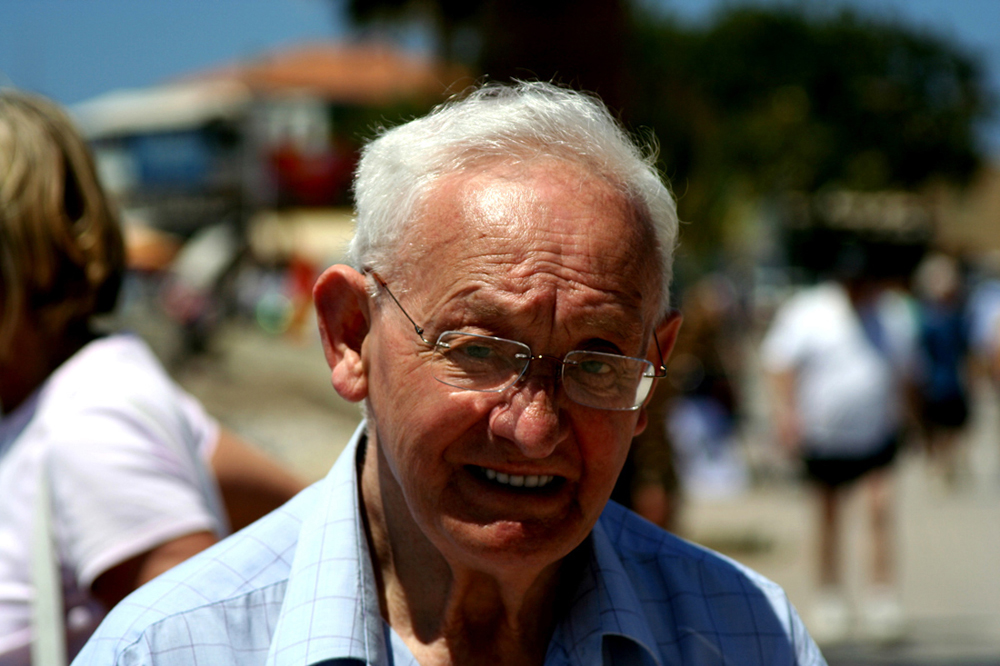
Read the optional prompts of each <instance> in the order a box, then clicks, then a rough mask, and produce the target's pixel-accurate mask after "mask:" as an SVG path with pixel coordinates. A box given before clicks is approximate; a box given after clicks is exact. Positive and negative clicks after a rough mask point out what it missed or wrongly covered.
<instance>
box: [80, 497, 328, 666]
mask: <svg viewBox="0 0 1000 666" xmlns="http://www.w3.org/2000/svg"><path fill="white" fill-rule="evenodd" d="M318 495H319V489H318V488H317V486H316V485H314V486H312V487H310V488H307V489H306V490H304V491H302V492H301V493H299V495H297V496H296V497H295V498H293V499H292V500H291V501H290V502H289V503H288V504H286V505H285V506H283V507H281V508H279V509H277V510H276V511H274V512H272V513H270V514H268V515H267V516H265V517H264V518H262V519H260V520H259V521H257V522H256V523H254V524H252V525H250V526H249V527H247V528H246V529H244V530H241V531H240V532H237V533H236V534H234V535H232V536H230V537H228V538H227V539H224V540H223V541H220V542H219V543H217V544H216V545H214V546H212V547H211V548H209V549H208V550H205V551H203V552H201V553H199V554H198V555H196V556H194V557H192V558H191V559H189V560H187V561H186V562H183V563H182V564H180V565H178V566H176V567H175V568H173V569H171V570H170V571H168V572H166V573H165V574H163V575H161V576H159V577H158V578H156V579H154V580H153V581H151V582H150V583H148V584H146V585H144V586H143V587H141V588H139V589H138V590H136V591H135V592H133V593H132V594H130V595H129V596H128V597H126V598H125V599H124V600H123V601H122V602H121V603H120V604H118V605H117V606H116V607H115V608H114V610H113V611H112V612H111V613H110V614H109V615H108V617H107V618H105V620H104V622H103V623H102V624H101V626H100V627H99V628H98V630H97V632H96V633H95V634H94V636H93V637H92V638H91V639H90V642H89V643H88V644H87V646H86V647H85V648H84V650H83V652H81V653H80V655H79V656H78V658H77V660H76V661H74V664H77V665H83V664H102V665H105V664H110V663H119V660H121V659H122V657H123V655H126V654H128V655H130V657H129V658H127V659H126V661H128V663H133V661H134V662H135V663H182V662H183V659H182V660H181V661H178V662H174V661H171V658H170V657H164V658H162V659H161V658H159V657H158V655H169V654H170V653H175V654H179V653H182V652H188V653H190V650H191V649H194V650H195V651H196V652H197V653H198V654H199V655H204V654H207V653H206V650H207V651H209V652H211V651H212V650H214V649H215V648H213V647H212V646H213V644H218V649H219V650H221V651H223V652H225V653H226V654H235V653H237V652H242V653H244V654H247V653H253V652H259V653H260V654H261V659H260V662H261V663H263V657H264V656H266V654H267V650H268V647H269V643H270V636H271V634H272V633H273V631H274V626H275V623H276V622H277V619H278V616H279V613H280V610H281V604H282V602H283V600H284V592H285V587H286V585H287V582H288V576H289V572H290V570H291V566H292V559H293V557H294V555H295V550H296V546H297V545H298V534H299V530H300V527H301V524H302V521H303V520H304V518H305V516H306V515H307V514H308V512H309V510H310V509H311V508H312V507H313V506H314V504H315V502H316V498H317V496H318ZM237 619H238V621H237ZM234 631H235V632H237V633H236V634H234V633H233V632H234ZM136 651H138V652H139V654H138V655H137V654H135V652H136ZM218 658H219V661H217V662H216V661H213V662H212V663H226V659H223V658H222V654H220V655H218ZM251 661H252V660H251Z"/></svg>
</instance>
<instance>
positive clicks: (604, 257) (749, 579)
mask: <svg viewBox="0 0 1000 666" xmlns="http://www.w3.org/2000/svg"><path fill="white" fill-rule="evenodd" d="M356 194H357V216H358V217H357V232H356V236H355V238H354V241H353V244H352V247H351V259H352V262H353V267H349V266H343V265H338V266H334V267H332V268H330V269H328V270H327V271H326V273H324V275H323V276H322V277H321V278H320V280H319V282H318V283H317V285H316V290H315V293H316V301H317V309H318V313H319V321H320V327H321V330H322V338H323V341H324V348H325V351H326V357H327V360H328V362H329V364H330V368H331V370H332V379H333V385H334V387H335V388H336V390H337V392H338V393H339V394H340V395H341V396H343V397H344V398H346V399H348V400H352V401H356V402H363V403H364V406H365V412H366V415H367V419H366V422H365V423H364V424H362V426H361V427H360V428H359V430H358V432H357V433H356V434H355V436H354V438H353V439H352V441H351V443H350V444H349V445H348V447H347V448H346V450H345V451H344V453H343V455H342V456H341V457H340V459H339V460H338V462H337V464H336V465H335V466H334V468H333V470H332V471H331V473H330V475H329V477H328V478H327V479H326V480H325V481H323V482H321V483H319V484H317V485H316V486H314V487H312V488H311V489H309V490H307V491H305V492H303V493H301V494H300V495H299V496H298V497H297V498H296V499H294V500H293V501H292V502H290V503H289V504H287V505H286V506H285V507H284V508H282V509H281V510H279V511H277V512H275V513H274V514H272V515H270V516H269V517H266V518H265V519H263V520H262V521H260V522H258V523H257V524H255V525H253V526H251V527H250V528H249V529H247V530H244V531H243V532H241V533H239V534H237V535H235V536H234V537H233V538H231V539H229V540H227V541H225V542H223V543H222V544H220V545H219V546H218V547H216V548H214V549H212V550H210V551H208V552H207V553H206V554H205V556H204V557H198V558H195V559H194V560H191V561H189V562H187V563H185V564H184V565H182V566H180V567H178V568H176V569H174V570H173V571H172V572H170V573H168V574H167V575H165V576H163V577H161V578H160V579H158V580H157V581H155V582H154V583H153V584H151V585H149V586H147V587H146V588H144V589H142V590H141V591H140V592H139V593H138V594H135V595H133V596H132V597H130V598H129V599H127V600H126V601H125V602H124V603H123V604H121V605H120V606H119V607H118V609H116V611H115V612H114V613H113V614H112V617H111V618H110V619H109V620H108V621H106V622H105V624H104V625H103V627H102V629H101V630H100V633H99V635H98V636H97V637H95V638H94V639H93V640H92V641H91V642H90V644H89V645H88V647H87V649H86V650H85V652H84V653H83V654H81V656H80V658H79V659H78V662H77V663H79V664H107V663H121V664H146V663H155V664H174V663H176V664H180V663H184V664H187V663H195V662H197V663H204V664H232V663H240V664H242V663H247V664H250V663H253V664H257V663H260V664H264V663H267V664H285V663H288V664H292V663H294V664H315V663H364V664H425V665H427V664H517V665H523V664H661V665H663V666H665V665H666V664H767V665H769V666H771V665H775V664H823V663H824V662H823V659H822V657H821V656H820V654H819V652H818V650H817V648H816V646H815V644H814V643H813V641H812V640H811V639H810V638H809V636H808V634H807V633H806V631H805V629H804V628H803V626H802V624H801V622H800V620H799V618H798V616H797V614H796V613H795V611H794V610H793V609H792V607H791V605H790V604H789V603H788V601H787V599H786V598H785V596H784V594H783V593H782V591H781V590H780V588H778V587H777V586H776V585H774V584H773V583H771V582H769V581H767V580H764V579H763V578H761V577H760V576H758V575H756V574H754V573H752V572H750V571H748V570H746V569H744V568H743V567H741V566H739V565H737V564H734V563H732V562H730V561H728V560H725V559H723V558H721V557H719V556H717V555H715V554H712V553H710V552H708V551H705V550H703V549H700V548H698V547H696V546H693V545H690V544H687V543H684V542H682V541H680V540H679V539H677V538H675V537H673V536H671V535H669V534H667V533H666V532H663V531H661V530H659V529H658V528H656V527H654V526H653V525H651V524H649V523H647V522H645V521H643V520H642V519H640V518H638V517H637V516H635V515H634V514H631V513H629V512H627V511H625V510H624V509H622V508H621V507H620V506H618V505H615V504H609V503H608V497H609V495H610V493H611V490H612V487H613V486H614V483H615V478H616V477H617V475H618V472H619V470H620V469H621V467H622V464H623V462H624V460H625V456H626V453H627V451H628V447H629V442H630V441H631V439H632V437H633V436H634V435H635V434H636V433H638V432H640V431H641V430H642V429H643V428H644V427H645V425H646V420H647V417H646V413H645V411H644V408H643V407H644V404H645V402H646V400H647V399H648V397H649V394H650V391H651V389H652V387H653V384H654V383H655V381H656V379H655V378H656V377H658V376H662V374H663V363H664V358H665V357H666V355H667V354H668V353H669V351H670V349H671V346H672V345H673V342H674V338H675V337H676V334H677V330H678V328H679V325H680V319H679V317H678V316H677V315H676V314H675V313H672V312H671V311H670V310H669V309H668V286H669V281H670V272H671V255H672V250H673V246H674V242H675V235H676V227H677V220H676V213H675V209H674V202H673V200H672V198H671V196H670V194H669V192H668V190H667V189H666V187H665V186H664V184H663V183H662V181H661V180H660V178H659V177H658V176H657V174H656V171H655V170H654V168H653V167H652V165H651V160H649V159H648V158H644V157H643V156H642V155H641V154H640V152H639V150H638V149H637V148H636V147H635V146H634V145H633V144H632V143H631V142H630V140H629V139H628V138H627V136H626V135H625V134H624V133H623V132H622V131H621V129H620V128H619V127H618V125H617V124H616V123H615V122H614V120H613V119H612V118H611V116H610V115H609V114H608V112H607V110H606V109H605V108H604V107H603V106H602V105H601V104H600V103H599V102H597V101H595V100H593V99H591V98H589V97H586V96H584V95H580V94H578V93H574V92H571V91H566V90H562V89H559V88H556V87H554V86H551V85H548V84H541V83H533V84H520V85H517V86H514V87H504V86H489V87H485V88H481V89H479V90H477V91H476V92H474V93H472V94H471V95H469V96H467V97H466V98H465V99H464V100H462V101H457V102H452V103H449V104H447V105H445V106H443V107H441V108H439V109H437V110H436V111H435V112H434V113H432V114H431V115H429V116H427V117H425V118H422V119H418V120H414V121H412V122H410V123H407V124H405V125H402V126H400V127H398V128H396V129H393V130H390V131H387V132H385V133H384V134H383V135H382V136H381V137H380V138H378V139H377V140H375V141H374V142H372V143H371V144H370V145H369V146H368V147H367V148H366V150H365V151H364V154H363V157H362V160H361V163H360V166H359V168H358V174H357V180H356Z"/></svg>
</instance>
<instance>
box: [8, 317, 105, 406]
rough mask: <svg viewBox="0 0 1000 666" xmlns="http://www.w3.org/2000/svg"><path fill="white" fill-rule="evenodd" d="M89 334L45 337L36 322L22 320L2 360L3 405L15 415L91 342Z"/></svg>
mask: <svg viewBox="0 0 1000 666" xmlns="http://www.w3.org/2000/svg"><path fill="white" fill-rule="evenodd" d="M92 337H93V336H92V335H90V333H89V332H88V331H86V330H81V331H79V332H78V333H75V334H70V333H68V332H67V333H66V334H63V335H60V336H52V335H45V334H44V332H43V331H42V329H41V327H39V326H38V325H37V324H36V322H35V321H34V319H33V318H32V317H30V316H22V317H21V318H20V321H19V322H18V324H17V326H16V328H15V329H14V335H13V336H12V338H11V345H10V349H9V350H8V353H7V355H6V358H3V359H0V405H3V411H4V412H12V411H14V410H15V409H17V408H18V406H20V405H21V403H23V402H24V401H25V400H27V399H28V397H29V396H30V395H31V394H32V393H33V392H34V391H35V390H36V389H37V388H38V387H39V386H41V385H42V384H43V383H45V380H46V379H48V378H49V375H51V374H52V373H53V372H55V370H56V368H58V367H59V366H60V365H62V364H63V363H64V362H65V361H66V360H67V359H68V358H69V357H70V356H72V355H73V354H75V353H76V352H77V351H79V350H80V348H81V347H83V346H84V345H85V344H87V342H89V341H90V340H91V339H92Z"/></svg>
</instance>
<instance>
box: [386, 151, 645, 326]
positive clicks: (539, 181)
mask: <svg viewBox="0 0 1000 666" xmlns="http://www.w3.org/2000/svg"><path fill="white" fill-rule="evenodd" d="M399 255H400V256H401V259H402V261H401V263H402V264H403V267H404V272H405V273H407V274H408V275H407V278H411V279H408V280H407V281H408V282H410V283H411V284H410V286H411V287H412V288H416V289H418V290H419V289H421V288H422V287H426V286H427V280H428V276H431V275H434V274H435V273H436V272H437V271H438V270H440V268H441V267H442V265H444V264H448V265H451V266H454V267H456V269H458V270H465V271H468V272H472V273H474V272H476V271H477V270H479V269H480V268H482V269H483V270H490V271H494V272H496V271H502V272H503V273H504V274H503V275H502V276H499V275H494V277H495V278H498V279H499V278H503V279H505V280H507V281H517V280H521V279H528V278H530V277H532V275H534V274H537V272H538V271H550V270H551V271H552V272H553V273H554V274H556V275H564V276H566V277H567V279H568V280H570V281H572V280H573V279H576V278H579V279H584V278H585V279H587V280H590V281H592V282H593V284H594V286H598V287H603V286H606V287H608V288H614V289H618V288H619V287H621V286H622V283H625V284H627V286H628V289H629V290H631V291H634V292H635V294H634V296H632V297H629V298H628V300H639V301H641V302H642V303H643V305H644V306H645V304H646V303H648V304H649V307H650V308H652V309H653V310H656V309H657V308H658V304H659V289H660V280H659V278H658V276H659V274H660V267H659V261H660V259H659V252H658V249H657V238H656V234H655V232H654V230H653V228H652V225H651V224H650V223H649V221H648V219H647V217H646V216H644V215H643V214H642V213H641V211H640V210H639V209H638V207H637V206H636V205H635V204H634V203H633V201H632V199H631V198H630V197H629V196H628V195H627V194H626V193H625V192H624V191H623V188H621V187H619V186H617V185H616V184H614V183H612V182H610V181H609V180H608V179H606V178H604V177H602V176H600V175H598V174H595V173H594V172H593V171H592V170H590V169H588V168H586V167H585V166H583V165H580V164H577V163H574V162H571V161H566V160H562V159H556V158H550V157H540V158H537V159H533V160H526V161H516V162H513V161H506V162H498V161H493V162H490V163H485V164H481V165H478V167H477V168H472V169H465V170H463V171H460V172H456V173H453V174H450V175H447V176H444V177H442V178H441V179H439V180H438V181H437V182H436V183H435V184H434V185H433V186H432V187H430V188H429V189H428V191H427V192H426V193H425V195H424V197H423V199H422V201H421V202H420V204H419V206H418V207H417V211H416V215H415V216H414V219H413V221H412V224H411V225H410V226H409V228H408V229H407V231H406V233H405V234H404V237H403V238H402V243H401V245H400V252H399ZM407 269H408V270H407ZM581 276H583V277H581Z"/></svg>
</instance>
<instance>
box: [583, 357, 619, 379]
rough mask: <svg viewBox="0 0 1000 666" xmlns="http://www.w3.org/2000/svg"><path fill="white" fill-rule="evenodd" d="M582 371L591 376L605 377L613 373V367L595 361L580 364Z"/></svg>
mask: <svg viewBox="0 0 1000 666" xmlns="http://www.w3.org/2000/svg"><path fill="white" fill-rule="evenodd" d="M580 369H581V370H583V371H584V372H586V373H587V374H589V375H603V374H606V373H609V372H611V370H612V368H611V365H609V364H608V363H605V362H604V361H596V360H593V359H590V360H587V361H583V362H582V363H580Z"/></svg>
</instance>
